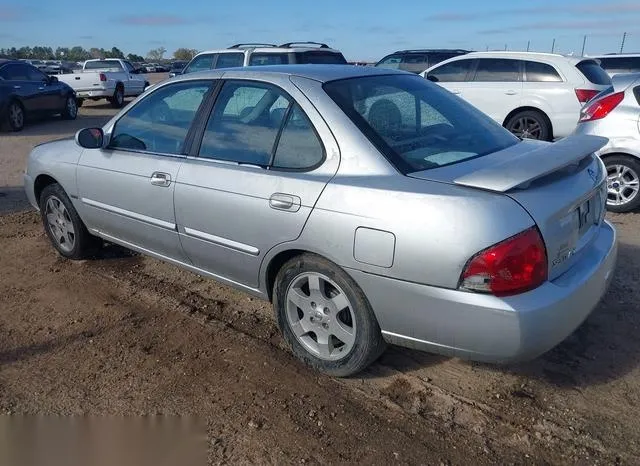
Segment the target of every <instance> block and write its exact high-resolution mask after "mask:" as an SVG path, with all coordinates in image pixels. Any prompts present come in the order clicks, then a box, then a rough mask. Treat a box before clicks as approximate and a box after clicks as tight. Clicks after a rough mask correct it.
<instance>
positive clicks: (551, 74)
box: [524, 61, 562, 83]
mask: <svg viewBox="0 0 640 466" xmlns="http://www.w3.org/2000/svg"><path fill="white" fill-rule="evenodd" d="M524 70H525V73H526V81H527V82H535V83H542V82H562V78H561V77H560V75H559V74H558V72H557V71H556V69H555V68H554V67H553V66H551V65H547V64H546V63H540V62H536V61H525V62H524Z"/></svg>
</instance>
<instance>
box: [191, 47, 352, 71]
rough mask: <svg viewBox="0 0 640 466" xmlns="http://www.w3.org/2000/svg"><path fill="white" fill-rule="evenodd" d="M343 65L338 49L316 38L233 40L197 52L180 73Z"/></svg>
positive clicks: (345, 62)
mask: <svg viewBox="0 0 640 466" xmlns="http://www.w3.org/2000/svg"><path fill="white" fill-rule="evenodd" d="M308 63H314V64H328V65H346V64H347V60H345V58H344V55H342V53H341V52H340V51H339V50H335V49H332V48H330V47H329V46H328V45H327V44H322V43H319V42H288V43H286V44H282V45H274V44H236V45H232V46H231V47H229V48H228V49H223V50H209V51H206V52H200V53H199V54H198V55H196V56H195V57H193V59H192V60H191V61H190V62H189V64H188V65H187V66H186V67H185V68H184V70H183V71H182V74H187V73H193V72H195V71H206V70H212V69H220V68H236V67H241V66H259V65H293V64H308Z"/></svg>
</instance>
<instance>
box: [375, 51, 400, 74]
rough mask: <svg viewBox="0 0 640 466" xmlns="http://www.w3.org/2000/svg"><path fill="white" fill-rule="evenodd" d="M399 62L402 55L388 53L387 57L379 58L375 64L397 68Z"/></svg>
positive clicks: (381, 66)
mask: <svg viewBox="0 0 640 466" xmlns="http://www.w3.org/2000/svg"><path fill="white" fill-rule="evenodd" d="M400 63H402V55H399V54H398V55H389V56H388V57H386V58H383V59H382V60H380V61H379V62H378V63H377V64H376V66H378V67H380V68H390V69H393V70H397V69H399V68H400Z"/></svg>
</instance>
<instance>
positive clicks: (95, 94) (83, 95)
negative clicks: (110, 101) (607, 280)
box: [76, 89, 115, 99]
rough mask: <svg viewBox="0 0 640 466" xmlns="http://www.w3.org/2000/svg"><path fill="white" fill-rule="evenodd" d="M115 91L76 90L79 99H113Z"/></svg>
mask: <svg viewBox="0 0 640 466" xmlns="http://www.w3.org/2000/svg"><path fill="white" fill-rule="evenodd" d="M114 92H115V90H114V89H76V97H77V98H78V99H88V98H103V97H112V96H113V93H114Z"/></svg>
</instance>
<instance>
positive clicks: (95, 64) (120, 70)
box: [58, 58, 149, 108]
mask: <svg viewBox="0 0 640 466" xmlns="http://www.w3.org/2000/svg"><path fill="white" fill-rule="evenodd" d="M58 79H59V80H60V81H62V82H65V83H67V84H68V85H69V86H71V87H72V88H73V90H74V91H76V96H77V100H78V107H80V106H81V105H82V103H83V101H84V99H92V100H100V99H107V100H108V101H109V103H110V104H111V105H112V106H113V107H115V108H120V107H122V106H124V99H125V97H136V96H138V95H140V94H142V93H143V92H144V90H145V89H146V87H147V86H148V85H149V82H148V81H147V80H146V79H145V78H144V76H141V75H140V73H139V71H138V70H136V69H135V68H134V67H133V66H132V65H131V63H129V62H128V61H127V60H120V59H116V58H113V59H96V60H87V61H86V62H84V65H83V66H82V70H80V71H78V72H77V73H71V74H62V75H60V76H58Z"/></svg>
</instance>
